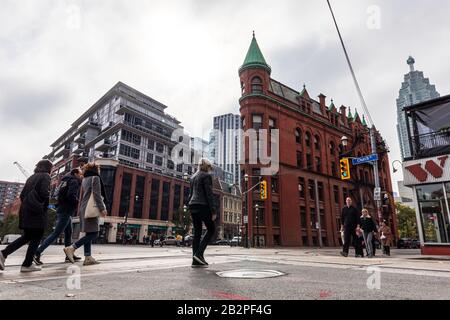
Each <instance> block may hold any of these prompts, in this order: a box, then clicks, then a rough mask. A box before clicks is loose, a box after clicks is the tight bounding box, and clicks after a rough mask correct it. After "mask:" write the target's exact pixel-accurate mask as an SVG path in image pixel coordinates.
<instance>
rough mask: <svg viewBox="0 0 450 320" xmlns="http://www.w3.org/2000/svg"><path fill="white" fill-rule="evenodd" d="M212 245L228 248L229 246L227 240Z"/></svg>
mask: <svg viewBox="0 0 450 320" xmlns="http://www.w3.org/2000/svg"><path fill="white" fill-rule="evenodd" d="M214 245H216V246H229V245H230V241H229V240H226V239H224V240H217V241H215V242H214Z"/></svg>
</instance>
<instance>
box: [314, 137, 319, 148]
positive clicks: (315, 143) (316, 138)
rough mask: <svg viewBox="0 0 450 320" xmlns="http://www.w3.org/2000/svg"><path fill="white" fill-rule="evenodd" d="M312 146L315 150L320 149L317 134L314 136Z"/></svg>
mask: <svg viewBox="0 0 450 320" xmlns="http://www.w3.org/2000/svg"><path fill="white" fill-rule="evenodd" d="M314 147H315V148H316V150H317V151H320V138H319V136H318V135H315V136H314Z"/></svg>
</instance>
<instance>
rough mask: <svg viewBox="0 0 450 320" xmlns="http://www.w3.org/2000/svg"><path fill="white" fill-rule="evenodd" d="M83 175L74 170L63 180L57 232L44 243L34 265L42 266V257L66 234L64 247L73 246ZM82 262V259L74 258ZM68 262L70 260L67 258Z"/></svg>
mask: <svg viewBox="0 0 450 320" xmlns="http://www.w3.org/2000/svg"><path fill="white" fill-rule="evenodd" d="M82 179H83V175H82V173H81V170H80V169H78V168H77V169H73V170H72V171H71V172H70V173H69V174H67V175H66V176H64V177H63V178H62V180H61V184H60V186H59V192H58V199H57V200H58V208H57V209H56V226H55V230H54V231H53V232H52V233H51V234H50V235H49V236H48V237H47V238H46V239H45V240H44V241H43V242H42V244H41V245H40V247H39V248H38V250H37V252H36V255H35V257H34V263H36V264H37V265H42V264H43V262H42V261H41V255H42V253H43V252H44V251H45V249H47V248H48V247H49V246H50V245H51V244H52V243H53V242H54V241H55V240H56V239H57V238H58V237H59V235H60V234H61V233H62V232H64V245H65V247H69V246H71V245H72V216H73V215H74V213H75V211H76V210H77V208H78V200H79V194H80V185H81V180H82ZM74 258H75V260H77V261H78V260H81V258H80V257H74ZM66 262H69V259H68V258H67V257H66Z"/></svg>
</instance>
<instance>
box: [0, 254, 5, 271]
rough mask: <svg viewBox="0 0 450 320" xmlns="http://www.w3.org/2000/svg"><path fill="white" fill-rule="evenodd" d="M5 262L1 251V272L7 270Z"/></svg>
mask: <svg viewBox="0 0 450 320" xmlns="http://www.w3.org/2000/svg"><path fill="white" fill-rule="evenodd" d="M5 260H6V259H5V257H4V256H3V253H2V252H1V251H0V270H5Z"/></svg>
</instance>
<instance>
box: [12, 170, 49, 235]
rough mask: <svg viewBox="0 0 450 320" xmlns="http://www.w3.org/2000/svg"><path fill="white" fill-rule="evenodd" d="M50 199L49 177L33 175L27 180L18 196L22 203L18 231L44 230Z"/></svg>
mask: <svg viewBox="0 0 450 320" xmlns="http://www.w3.org/2000/svg"><path fill="white" fill-rule="evenodd" d="M49 198H50V175H49V174H48V173H43V172H39V173H35V174H33V175H32V176H31V177H30V178H28V180H27V182H26V183H25V186H24V188H23V190H22V193H21V194H20V200H21V201H22V203H21V205H20V211H19V228H20V229H45V228H46V227H47V219H48V217H47V208H48V202H49Z"/></svg>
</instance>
